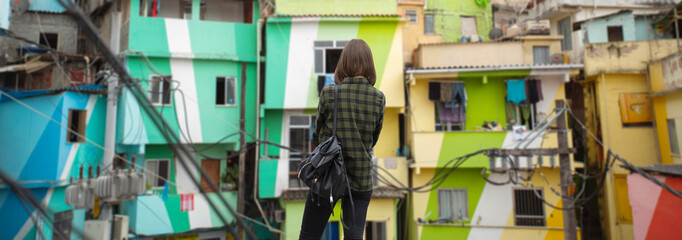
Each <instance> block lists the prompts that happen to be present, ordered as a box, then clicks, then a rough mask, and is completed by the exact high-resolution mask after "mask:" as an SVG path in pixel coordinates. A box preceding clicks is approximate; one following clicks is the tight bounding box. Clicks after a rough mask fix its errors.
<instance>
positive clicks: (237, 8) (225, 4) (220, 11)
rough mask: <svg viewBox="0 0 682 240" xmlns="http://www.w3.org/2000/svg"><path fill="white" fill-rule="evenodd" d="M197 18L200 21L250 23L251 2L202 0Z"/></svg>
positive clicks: (251, 13)
mask: <svg viewBox="0 0 682 240" xmlns="http://www.w3.org/2000/svg"><path fill="white" fill-rule="evenodd" d="M200 6H201V10H200V11H199V19H200V20H202V21H215V22H232V23H252V22H253V3H252V1H244V0H202V1H201V5H200Z"/></svg>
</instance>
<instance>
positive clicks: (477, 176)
mask: <svg viewBox="0 0 682 240" xmlns="http://www.w3.org/2000/svg"><path fill="white" fill-rule="evenodd" d="M560 40H561V37H556V36H529V37H523V38H521V39H520V40H519V41H512V42H480V43H441V44H422V45H419V47H418V49H417V50H416V51H415V53H414V54H415V56H414V59H416V62H415V65H414V67H413V68H408V70H407V71H406V74H407V76H408V77H407V78H408V84H407V87H408V98H407V99H408V101H407V107H406V112H407V114H408V115H407V117H406V119H407V123H408V137H407V139H408V143H409V144H410V146H411V149H412V151H411V153H412V154H411V158H412V159H413V160H414V163H413V164H412V165H411V171H410V177H411V179H412V182H411V184H412V187H419V186H422V185H425V184H427V185H428V183H429V180H431V179H433V178H434V177H436V178H439V179H442V180H441V181H440V183H438V184H433V185H428V186H427V187H426V188H424V189H422V190H423V191H421V192H420V191H415V192H412V193H411V194H410V200H409V201H408V203H410V210H409V213H408V214H409V215H410V216H409V219H410V221H411V225H410V238H409V239H444V238H447V239H467V238H468V239H562V238H563V237H564V228H563V227H564V224H563V212H562V211H561V210H558V209H555V208H553V207H551V206H549V205H546V204H543V202H542V201H541V200H540V199H539V198H537V197H536V196H533V191H537V192H538V194H540V195H542V199H544V200H545V201H547V202H548V203H550V204H553V205H558V206H561V199H560V197H559V196H557V195H555V194H554V193H552V191H551V189H552V188H553V189H557V187H555V186H557V184H559V182H560V179H559V169H558V168H556V167H552V157H551V156H541V157H540V159H542V162H540V161H538V160H537V159H538V156H536V157H534V158H530V159H529V158H527V157H522V158H520V166H519V168H518V169H516V170H514V171H502V172H492V171H489V170H490V169H493V168H494V169H499V168H501V160H499V159H497V160H495V162H494V164H495V166H490V165H489V159H488V157H486V156H485V155H476V156H473V157H471V158H469V159H468V160H466V161H465V162H463V163H462V164H461V165H459V167H457V168H456V169H455V170H453V171H452V173H451V174H449V175H447V176H445V175H444V174H443V172H447V171H449V170H450V169H451V167H452V165H453V164H452V162H451V161H450V160H451V159H453V158H456V157H460V156H464V155H467V154H469V153H472V152H476V151H478V150H482V149H489V148H515V147H516V146H518V144H520V143H523V144H524V146H521V147H528V148H556V147H557V136H556V134H555V133H547V134H544V135H541V137H538V138H537V139H536V140H534V141H527V142H521V141H519V140H515V139H514V137H513V136H514V131H512V129H513V127H520V126H525V127H529V128H530V127H531V126H532V127H534V128H537V126H538V125H537V124H531V123H530V122H533V123H537V122H539V121H540V119H542V118H543V117H542V116H543V115H548V114H550V113H551V111H552V110H553V109H554V102H555V100H557V99H565V93H564V92H565V90H564V85H565V83H566V82H568V80H569V77H570V76H571V75H572V74H574V73H575V72H577V70H578V69H580V68H581V67H582V65H570V64H563V63H561V62H560V63H556V64H552V62H549V61H545V60H549V57H550V55H551V54H553V53H558V52H560V45H559V44H560ZM534 52H535V53H536V54H535V55H536V57H535V58H534V57H533V55H534V54H533V53H534ZM543 54H546V55H543ZM496 56H497V57H496ZM531 79H537V80H539V82H541V92H542V94H543V95H544V99H543V100H540V101H537V102H533V103H520V104H513V103H510V102H508V101H506V95H508V94H509V93H510V90H509V88H508V87H507V81H513V80H526V81H527V80H531ZM451 84H455V85H458V86H461V88H462V89H463V91H464V92H465V94H464V95H465V97H464V98H465V100H463V101H462V102H461V103H458V104H461V105H458V106H455V109H462V108H465V110H466V111H465V114H464V115H465V116H464V115H460V116H461V118H459V119H458V120H452V119H450V120H444V119H445V118H448V117H445V114H450V112H448V111H450V110H447V109H448V107H447V106H446V105H444V104H443V103H442V101H443V100H439V99H438V98H432V94H435V93H436V92H438V91H436V90H433V89H434V88H438V86H440V89H441V91H442V88H443V87H444V86H445V87H447V86H448V85H450V86H452V85H451ZM452 88H454V87H452ZM446 92H447V91H446ZM441 93H442V92H441ZM453 95H454V94H453ZM453 102H454V101H453ZM455 111H458V110H455ZM531 112H536V114H532V113H531ZM458 114H459V112H458ZM524 121H525V122H526V123H523V124H518V123H522V122H524ZM493 122H494V123H493ZM513 122H516V123H517V124H514V123H513ZM485 123H488V124H485ZM484 125H485V126H484ZM493 125H494V126H493ZM569 142H570V141H569ZM525 144H528V145H525ZM554 163H555V164H556V162H554ZM515 174H518V176H524V177H529V178H530V179H531V180H529V181H522V180H519V181H518V182H515V183H510V182H508V179H509V178H510V176H512V175H515ZM515 176H517V175H515ZM488 180H489V181H488ZM505 181H507V182H506V183H505ZM547 182H550V184H549V185H548V183H547ZM495 183H505V184H502V185H497V184H495ZM519 206H527V207H528V208H526V209H523V208H520V207H519ZM528 209H532V210H533V211H531V212H524V211H525V210H528ZM578 234H579V233H578Z"/></svg>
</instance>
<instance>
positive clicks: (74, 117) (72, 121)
mask: <svg viewBox="0 0 682 240" xmlns="http://www.w3.org/2000/svg"><path fill="white" fill-rule="evenodd" d="M69 130H71V131H68V132H67V134H66V136H67V138H66V142H70V143H77V142H83V141H85V139H84V138H83V137H81V136H85V110H76V109H71V110H69ZM74 132H75V133H74ZM79 135H80V136H79Z"/></svg>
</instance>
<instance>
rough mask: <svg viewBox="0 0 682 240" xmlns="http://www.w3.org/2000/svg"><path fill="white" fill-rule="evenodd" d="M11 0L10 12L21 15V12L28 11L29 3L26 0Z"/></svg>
mask: <svg viewBox="0 0 682 240" xmlns="http://www.w3.org/2000/svg"><path fill="white" fill-rule="evenodd" d="M10 1H12V4H11V5H12V12H14V13H16V14H19V15H21V14H22V13H24V12H26V11H28V8H29V7H30V6H31V3H29V2H28V0H10Z"/></svg>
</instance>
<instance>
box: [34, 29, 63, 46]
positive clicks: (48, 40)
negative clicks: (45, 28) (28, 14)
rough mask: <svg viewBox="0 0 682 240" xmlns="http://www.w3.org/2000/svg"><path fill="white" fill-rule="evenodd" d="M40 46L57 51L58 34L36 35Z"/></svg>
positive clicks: (42, 33)
mask: <svg viewBox="0 0 682 240" xmlns="http://www.w3.org/2000/svg"><path fill="white" fill-rule="evenodd" d="M38 38H39V41H38V43H39V44H40V45H44V46H48V47H50V48H52V49H57V47H59V34H57V33H44V32H41V33H40V35H38Z"/></svg>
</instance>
